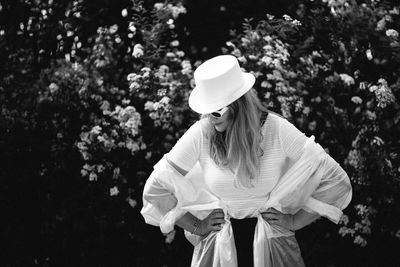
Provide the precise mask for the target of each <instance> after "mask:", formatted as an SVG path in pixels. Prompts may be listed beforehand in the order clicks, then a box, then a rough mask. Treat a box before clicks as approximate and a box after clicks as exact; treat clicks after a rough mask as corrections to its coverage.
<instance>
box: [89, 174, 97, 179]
mask: <svg viewBox="0 0 400 267" xmlns="http://www.w3.org/2000/svg"><path fill="white" fill-rule="evenodd" d="M89 181H97V174H95V173H94V172H91V173H90V175H89Z"/></svg>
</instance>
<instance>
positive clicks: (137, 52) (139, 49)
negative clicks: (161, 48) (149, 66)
mask: <svg viewBox="0 0 400 267" xmlns="http://www.w3.org/2000/svg"><path fill="white" fill-rule="evenodd" d="M143 50H144V48H143V46H142V45H141V44H135V46H134V47H133V52H132V56H133V57H135V58H140V57H142V56H143V55H144V51H143Z"/></svg>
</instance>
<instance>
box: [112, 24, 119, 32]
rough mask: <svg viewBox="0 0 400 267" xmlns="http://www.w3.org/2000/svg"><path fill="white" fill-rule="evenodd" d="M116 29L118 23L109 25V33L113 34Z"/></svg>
mask: <svg viewBox="0 0 400 267" xmlns="http://www.w3.org/2000/svg"><path fill="white" fill-rule="evenodd" d="M117 31H118V25H117V24H114V25H112V26H111V27H110V33H111V34H114V33H116V32H117Z"/></svg>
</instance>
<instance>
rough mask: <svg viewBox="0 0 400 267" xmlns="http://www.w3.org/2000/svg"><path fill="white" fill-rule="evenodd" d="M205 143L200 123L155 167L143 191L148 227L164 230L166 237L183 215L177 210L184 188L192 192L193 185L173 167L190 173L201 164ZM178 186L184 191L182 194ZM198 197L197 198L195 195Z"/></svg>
mask: <svg viewBox="0 0 400 267" xmlns="http://www.w3.org/2000/svg"><path fill="white" fill-rule="evenodd" d="M200 143H201V124H200V121H198V122H196V123H195V124H193V125H192V126H191V127H190V128H189V130H187V131H186V133H185V134H184V135H183V136H182V137H181V138H180V139H179V140H178V142H177V143H176V145H175V146H174V147H173V148H172V150H171V151H170V152H169V153H168V154H167V155H164V156H163V158H162V159H161V160H160V161H159V162H158V163H157V164H156V165H155V166H154V170H153V172H152V173H151V175H150V177H149V178H148V179H147V181H146V184H145V186H144V189H143V208H142V210H141V214H142V216H143V217H144V219H145V221H146V223H148V224H151V225H154V226H160V228H161V231H162V232H163V233H168V232H170V231H172V230H173V227H174V223H175V220H176V219H178V218H179V216H181V215H183V214H181V213H182V211H181V210H180V209H177V208H176V206H177V203H178V202H179V198H180V197H181V196H180V194H179V191H180V190H182V189H183V188H184V189H185V190H186V191H188V192H190V191H191V190H193V185H192V184H191V182H190V181H189V180H188V179H185V178H186V177H185V176H184V175H182V174H181V173H180V172H179V171H178V170H177V169H175V168H174V167H173V166H172V165H171V164H170V162H171V163H173V164H175V165H176V166H178V167H179V168H182V169H183V170H185V171H186V172H189V171H190V170H191V169H192V168H193V166H194V165H195V164H196V162H197V161H198V158H199V155H200ZM177 186H179V187H180V189H179V190H178V188H177ZM193 195H194V194H193Z"/></svg>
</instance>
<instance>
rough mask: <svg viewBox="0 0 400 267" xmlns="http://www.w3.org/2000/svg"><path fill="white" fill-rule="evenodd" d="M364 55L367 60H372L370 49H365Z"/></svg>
mask: <svg viewBox="0 0 400 267" xmlns="http://www.w3.org/2000/svg"><path fill="white" fill-rule="evenodd" d="M365 54H366V55H367V58H368V60H371V59H372V58H373V56H372V51H371V49H367V51H365Z"/></svg>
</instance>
